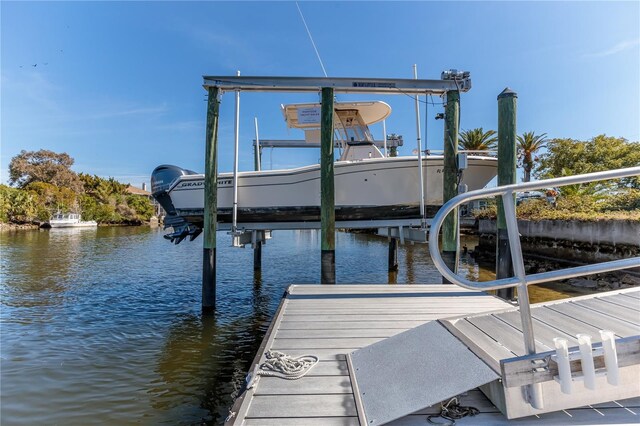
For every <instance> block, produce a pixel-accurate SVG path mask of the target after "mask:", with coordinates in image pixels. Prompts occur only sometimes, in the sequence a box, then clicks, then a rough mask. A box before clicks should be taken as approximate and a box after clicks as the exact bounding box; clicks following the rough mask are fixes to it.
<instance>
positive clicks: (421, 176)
mask: <svg viewBox="0 0 640 426" xmlns="http://www.w3.org/2000/svg"><path fill="white" fill-rule="evenodd" d="M413 78H414V79H416V80H417V79H418V66H417V65H416V64H414V65H413ZM415 107H416V132H417V144H418V179H419V180H420V185H419V186H420V218H421V219H422V223H423V228H424V227H425V226H426V217H425V211H426V209H425V208H424V170H423V166H422V141H421V135H420V102H419V96H418V95H416V97H415Z"/></svg>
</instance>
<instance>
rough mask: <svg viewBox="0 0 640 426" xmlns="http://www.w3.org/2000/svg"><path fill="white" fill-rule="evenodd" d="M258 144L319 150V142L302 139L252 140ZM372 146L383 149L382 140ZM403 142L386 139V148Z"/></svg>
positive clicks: (336, 144)
mask: <svg viewBox="0 0 640 426" xmlns="http://www.w3.org/2000/svg"><path fill="white" fill-rule="evenodd" d="M257 144H259V146H260V149H262V148H320V142H307V141H306V140H304V139H260V141H259V142H257V141H256V140H255V139H254V140H253V146H254V147H255V146H256V145H257ZM373 144H374V145H375V146H377V147H378V148H384V146H385V145H384V140H380V141H374V142H373ZM342 145H343V144H341V143H340V142H335V143H334V144H333V146H334V147H335V148H340V147H342ZM403 145H404V141H403V140H402V138H395V139H394V138H388V139H387V147H392V146H395V147H398V146H403Z"/></svg>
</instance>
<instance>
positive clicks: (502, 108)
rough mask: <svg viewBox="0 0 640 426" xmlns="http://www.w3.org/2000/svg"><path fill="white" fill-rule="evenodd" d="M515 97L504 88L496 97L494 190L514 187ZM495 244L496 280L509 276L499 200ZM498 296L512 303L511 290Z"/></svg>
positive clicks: (509, 269)
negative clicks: (496, 146)
mask: <svg viewBox="0 0 640 426" xmlns="http://www.w3.org/2000/svg"><path fill="white" fill-rule="evenodd" d="M517 100H518V94H517V93H516V92H514V91H512V90H511V89H509V88H506V89H504V90H503V91H502V93H500V94H499V95H498V186H503V185H511V184H514V183H516V162H517V149H516V140H517V139H516V135H517V133H516V131H517V130H516V109H517V108H516V107H517ZM497 223H498V227H497V228H498V229H497V238H496V240H497V244H496V278H497V279H500V278H507V277H512V276H513V261H512V259H511V250H510V248H509V236H508V233H507V222H506V220H505V216H504V208H503V207H502V202H501V200H498V220H497ZM498 296H499V297H501V298H503V299H507V300H511V299H513V288H506V289H501V290H498Z"/></svg>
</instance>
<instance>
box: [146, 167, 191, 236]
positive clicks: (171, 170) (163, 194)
mask: <svg viewBox="0 0 640 426" xmlns="http://www.w3.org/2000/svg"><path fill="white" fill-rule="evenodd" d="M196 174H197V173H196V172H194V171H191V170H186V169H183V168H181V167H178V166H172V165H168V164H163V165H161V166H158V167H156V168H155V170H154V171H153V172H152V173H151V195H153V198H155V199H156V200H157V201H158V203H160V205H161V206H162V208H163V209H164V210H165V211H166V212H167V217H166V218H165V220H164V227H165V229H166V228H173V232H172V233H171V234H167V235H165V236H164V237H165V238H166V239H168V240H170V241H171V242H173V243H175V244H179V243H180V242H181V241H182V240H184V239H185V238H186V237H187V236H189V237H190V240H191V241H193V240H194V239H195V238H196V237H197V236H198V235H200V233H201V232H202V229H200V228H199V227H197V226H195V225H193V224H191V223H189V222H187V221H186V220H185V219H184V218H183V217H182V216H178V215H177V214H176V208H175V207H174V205H173V202H172V201H171V197H170V196H169V193H168V192H167V191H168V190H169V188H170V187H171V185H172V184H173V182H175V180H176V179H178V178H179V177H180V176H185V175H196Z"/></svg>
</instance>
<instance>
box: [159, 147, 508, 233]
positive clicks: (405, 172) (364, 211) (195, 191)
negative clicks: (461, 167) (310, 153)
mask: <svg viewBox="0 0 640 426" xmlns="http://www.w3.org/2000/svg"><path fill="white" fill-rule="evenodd" d="M417 161H418V160H417V157H395V158H382V159H370V160H362V161H355V162H336V163H335V165H334V182H335V184H334V186H335V205H336V210H335V211H336V220H338V221H342V220H381V219H402V218H419V217H420V202H419V199H420V197H419V191H420V188H419V170H418V164H417ZM443 163H444V161H443V157H442V156H429V157H427V158H425V159H423V175H424V188H425V205H426V214H427V216H428V217H432V216H433V215H434V214H435V212H436V211H437V210H438V208H439V207H440V206H441V205H442V181H443V175H444V173H443V171H444V167H443ZM468 163H469V167H468V169H466V170H465V171H464V172H463V175H462V183H463V184H466V185H467V186H468V189H469V190H474V189H480V188H483V187H484V186H485V185H486V184H487V183H488V182H489V181H490V180H491V179H493V178H494V177H495V175H496V173H497V160H496V159H495V158H491V157H469V161H468ZM154 173H155V172H154ZM165 180H166V179H165ZM152 181H153V179H152ZM152 186H153V184H152ZM153 195H154V197H156V199H158V201H160V203H161V204H162V205H163V207H165V210H167V212H168V213H169V214H170V215H177V216H180V217H183V218H184V219H185V220H187V221H189V222H191V223H193V224H195V225H199V226H201V223H202V220H203V219H202V218H203V214H204V175H202V174H181V175H180V176H178V177H177V178H176V179H175V180H174V181H173V182H172V183H171V184H170V185H167V186H166V187H164V188H162V190H159V191H155V190H154V194H153ZM217 195H218V197H217V204H218V210H217V212H218V221H219V222H231V220H232V206H233V175H232V174H230V173H222V174H219V175H218V194H217ZM319 220H320V167H319V165H312V166H307V167H302V168H298V169H291V170H273V171H271V170H270V171H261V172H242V173H239V174H238V222H239V223H252V222H298V221H319Z"/></svg>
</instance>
